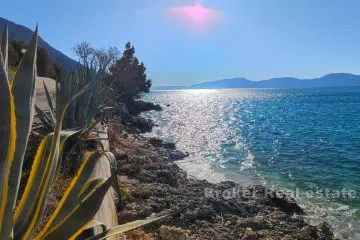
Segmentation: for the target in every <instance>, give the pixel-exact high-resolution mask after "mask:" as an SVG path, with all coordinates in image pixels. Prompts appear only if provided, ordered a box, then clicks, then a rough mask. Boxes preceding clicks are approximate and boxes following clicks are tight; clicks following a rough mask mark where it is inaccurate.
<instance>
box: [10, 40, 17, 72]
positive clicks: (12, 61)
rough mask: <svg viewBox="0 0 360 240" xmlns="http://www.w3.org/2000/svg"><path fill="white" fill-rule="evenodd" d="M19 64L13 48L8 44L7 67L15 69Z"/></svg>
mask: <svg viewBox="0 0 360 240" xmlns="http://www.w3.org/2000/svg"><path fill="white" fill-rule="evenodd" d="M18 62H19V54H18V53H17V52H16V50H15V48H14V46H13V45H12V44H11V43H10V44H9V66H11V67H16V64H17V63H18Z"/></svg>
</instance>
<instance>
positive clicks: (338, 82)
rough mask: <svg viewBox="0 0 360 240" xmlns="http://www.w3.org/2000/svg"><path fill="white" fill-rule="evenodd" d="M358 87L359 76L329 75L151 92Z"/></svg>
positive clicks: (215, 83)
mask: <svg viewBox="0 0 360 240" xmlns="http://www.w3.org/2000/svg"><path fill="white" fill-rule="evenodd" d="M348 86H360V75H355V74H351V73H330V74H326V75H324V76H322V77H319V78H312V79H299V78H294V77H278V78H270V79H265V80H260V81H251V80H249V79H247V78H229V79H222V80H215V81H209V82H202V83H196V84H193V85H190V86H155V87H153V88H152V90H181V89H226V88H312V87H348Z"/></svg>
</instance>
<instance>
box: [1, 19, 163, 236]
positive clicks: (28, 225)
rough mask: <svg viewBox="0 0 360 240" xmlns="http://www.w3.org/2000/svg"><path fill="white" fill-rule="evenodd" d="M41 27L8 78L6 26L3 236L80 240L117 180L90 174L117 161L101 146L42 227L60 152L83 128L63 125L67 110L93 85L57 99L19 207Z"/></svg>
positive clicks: (132, 225) (106, 233)
mask: <svg viewBox="0 0 360 240" xmlns="http://www.w3.org/2000/svg"><path fill="white" fill-rule="evenodd" d="M37 32H38V30H37V27H36V30H35V33H34V35H33V38H32V40H31V43H30V46H29V49H28V50H27V52H26V54H25V55H24V57H23V59H22V61H21V63H20V66H19V68H18V69H17V71H16V74H15V77H14V79H13V80H12V81H11V82H10V81H9V80H8V72H7V62H8V53H7V52H8V49H7V48H8V39H7V35H8V28H7V26H6V27H5V31H4V34H3V40H2V44H1V46H0V239H1V240H2V239H25V240H27V239H36V240H43V239H56V240H62V239H64V240H66V239H76V238H77V237H78V236H79V235H80V234H81V233H82V232H83V231H84V230H85V229H87V228H89V227H92V226H94V225H97V224H101V223H98V222H93V221H92V218H93V217H94V215H95V214H96V212H97V210H98V209H99V207H100V204H101V202H102V200H103V198H104V196H105V194H106V192H107V191H108V189H109V188H110V187H111V182H112V179H111V178H108V179H105V178H95V179H90V175H91V173H92V170H93V168H94V165H95V164H96V162H97V161H98V159H99V158H100V156H102V155H106V156H107V158H108V159H109V160H110V161H111V165H112V166H114V165H115V164H116V161H115V159H114V156H113V155H112V154H111V153H108V152H103V151H101V150H96V151H94V152H92V153H90V154H87V155H86V156H85V157H84V160H83V163H82V165H81V167H80V168H79V170H78V172H77V174H76V176H75V177H74V179H73V180H72V181H71V183H70V185H69V187H68V189H67V190H66V192H65V194H64V196H63V197H62V199H61V200H60V202H59V204H58V206H57V208H56V210H55V212H54V213H53V215H52V216H51V217H50V219H49V221H48V222H47V223H46V224H45V226H44V227H43V228H42V229H40V230H39V231H37V229H38V225H39V223H40V220H41V217H42V215H43V212H44V208H45V205H46V199H47V196H48V193H49V190H50V188H51V186H52V184H53V181H54V179H55V178H56V175H57V173H58V170H59V166H60V164H59V162H60V159H61V158H60V157H59V156H61V153H62V151H63V148H64V145H65V143H66V141H67V139H68V138H69V137H70V136H72V135H74V134H77V133H78V132H79V130H68V131H63V130H62V123H63V121H64V118H65V115H66V112H67V109H69V106H70V105H71V103H72V102H74V101H76V100H77V99H80V97H81V96H83V95H84V94H85V93H86V92H87V91H89V89H90V87H91V86H90V85H86V86H84V87H83V88H82V89H81V90H79V92H77V93H76V94H74V95H73V96H72V97H71V99H70V100H69V101H68V102H66V103H63V102H61V101H59V102H57V103H56V105H57V106H56V112H57V115H56V117H55V116H54V120H55V126H54V131H53V132H52V133H50V134H48V135H46V136H45V137H44V138H43V139H42V141H41V143H40V145H39V146H38V149H37V153H36V155H35V157H34V161H33V165H32V168H31V173H30V177H29V179H28V181H27V184H26V187H25V190H24V193H23V195H22V196H21V198H20V201H19V204H18V206H17V207H15V206H16V201H17V198H18V196H17V195H18V191H19V183H20V176H21V174H22V164H23V160H24V153H25V150H26V147H27V143H28V139H29V133H30V131H31V124H32V121H33V113H34V102H35V81H36V52H37ZM160 218H162V217H158V218H152V219H147V220H140V221H135V222H132V223H127V224H125V225H122V226H117V227H114V228H112V229H106V228H105V229H104V230H105V231H104V232H103V233H101V234H99V235H96V236H93V237H91V238H90V239H94V240H96V239H105V238H107V237H109V236H112V235H115V234H118V233H121V232H124V231H127V230H130V229H133V228H136V227H139V226H142V225H144V224H147V223H150V222H152V221H155V220H157V219H160Z"/></svg>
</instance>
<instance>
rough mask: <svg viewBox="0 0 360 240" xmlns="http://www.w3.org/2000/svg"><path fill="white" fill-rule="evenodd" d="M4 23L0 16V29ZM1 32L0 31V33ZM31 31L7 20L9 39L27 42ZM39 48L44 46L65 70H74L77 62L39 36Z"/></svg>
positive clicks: (53, 59) (52, 58)
mask: <svg viewBox="0 0 360 240" xmlns="http://www.w3.org/2000/svg"><path fill="white" fill-rule="evenodd" d="M5 23H6V19H4V18H2V17H0V29H1V30H0V31H2V29H4V27H5ZM0 34H1V33H0ZM32 34H33V31H32V30H30V29H29V28H27V27H25V26H22V25H19V24H16V23H14V22H11V21H9V40H10V41H11V40H20V41H23V42H25V43H27V42H29V41H30V39H31V37H32ZM39 48H45V49H46V50H47V51H48V54H49V58H50V59H51V60H52V61H54V62H56V63H58V64H61V65H63V66H64V67H65V68H66V69H67V70H69V71H71V70H75V69H76V66H77V65H78V62H76V61H75V60H73V59H71V58H69V57H68V56H66V55H65V54H63V53H62V52H60V51H59V50H57V49H55V48H53V47H52V46H51V45H50V44H48V43H47V42H46V41H45V40H44V39H43V38H41V37H39Z"/></svg>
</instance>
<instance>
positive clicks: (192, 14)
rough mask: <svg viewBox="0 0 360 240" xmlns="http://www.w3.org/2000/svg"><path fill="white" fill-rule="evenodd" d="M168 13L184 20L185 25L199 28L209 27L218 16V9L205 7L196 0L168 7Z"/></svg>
mask: <svg viewBox="0 0 360 240" xmlns="http://www.w3.org/2000/svg"><path fill="white" fill-rule="evenodd" d="M169 13H170V14H171V16H174V17H176V18H177V19H179V20H181V21H182V22H184V23H185V24H186V25H187V26H191V27H196V28H200V29H207V28H209V27H210V26H211V25H212V24H213V23H215V22H216V21H217V20H218V19H219V17H220V12H219V11H217V10H215V9H212V8H207V7H205V6H203V5H202V3H200V2H197V3H195V4H194V5H186V6H178V7H173V8H170V9H169Z"/></svg>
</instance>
